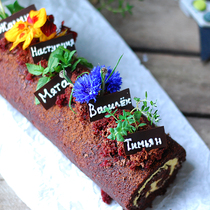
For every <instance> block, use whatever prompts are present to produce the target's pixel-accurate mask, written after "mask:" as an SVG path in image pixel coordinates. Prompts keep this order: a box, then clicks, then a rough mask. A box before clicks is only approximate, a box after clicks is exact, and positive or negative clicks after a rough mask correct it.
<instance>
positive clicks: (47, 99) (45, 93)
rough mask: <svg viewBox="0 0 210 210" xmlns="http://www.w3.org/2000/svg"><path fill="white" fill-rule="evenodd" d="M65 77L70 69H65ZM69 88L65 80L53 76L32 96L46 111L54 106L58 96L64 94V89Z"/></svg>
mask: <svg viewBox="0 0 210 210" xmlns="http://www.w3.org/2000/svg"><path fill="white" fill-rule="evenodd" d="M66 70H67V75H68V72H70V69H69V68H67V69H66ZM68 86H69V83H68V82H67V81H66V79H64V78H61V77H60V76H59V75H57V76H55V77H54V78H53V79H52V80H50V81H49V82H48V83H47V84H45V85H44V86H43V87H41V88H40V89H39V90H37V91H36V92H35V93H34V95H35V96H36V97H37V99H38V100H39V101H40V103H41V104H42V106H43V107H44V108H45V109H46V110H48V109H49V108H51V107H52V106H54V105H55V102H56V99H57V96H58V95H61V94H63V93H65V89H66V88H67V87H68Z"/></svg>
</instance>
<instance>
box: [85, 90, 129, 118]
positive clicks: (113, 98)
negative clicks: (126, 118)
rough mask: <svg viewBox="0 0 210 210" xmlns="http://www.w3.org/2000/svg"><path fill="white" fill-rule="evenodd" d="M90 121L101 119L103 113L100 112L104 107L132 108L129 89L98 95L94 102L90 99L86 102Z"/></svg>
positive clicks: (112, 108)
mask: <svg viewBox="0 0 210 210" xmlns="http://www.w3.org/2000/svg"><path fill="white" fill-rule="evenodd" d="M88 107H89V114H90V121H91V122H93V121H95V120H99V119H102V118H103V117H104V116H105V113H102V112H103V111H104V109H105V108H106V107H108V108H109V109H111V110H114V109H116V108H117V109H119V108H123V109H132V102H131V96H130V91H129V89H128V88H127V89H125V90H122V91H120V92H115V93H112V94H109V95H105V96H102V97H98V98H97V100H96V102H94V100H90V102H89V103H88Z"/></svg>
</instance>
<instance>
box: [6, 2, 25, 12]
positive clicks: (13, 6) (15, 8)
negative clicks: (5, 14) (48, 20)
mask: <svg viewBox="0 0 210 210" xmlns="http://www.w3.org/2000/svg"><path fill="white" fill-rule="evenodd" d="M6 7H7V9H8V10H9V11H10V12H11V14H14V13H16V12H18V11H20V10H22V9H24V7H22V6H20V5H19V3H18V2H17V1H15V2H14V4H9V5H6Z"/></svg>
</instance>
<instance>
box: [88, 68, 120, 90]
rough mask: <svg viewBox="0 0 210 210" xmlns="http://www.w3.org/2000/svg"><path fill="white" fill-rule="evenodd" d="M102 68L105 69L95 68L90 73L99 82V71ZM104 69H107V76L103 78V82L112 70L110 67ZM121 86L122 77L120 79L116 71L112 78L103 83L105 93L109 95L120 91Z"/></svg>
mask: <svg viewBox="0 0 210 210" xmlns="http://www.w3.org/2000/svg"><path fill="white" fill-rule="evenodd" d="M102 68H106V67H105V65H103V66H96V67H94V68H93V70H92V71H91V74H92V75H94V76H96V77H97V78H100V82H101V72H100V71H101V69H102ZM106 69H107V74H106V77H105V81H106V80H107V78H108V77H109V75H110V74H111V72H112V69H111V67H110V66H108V67H107V68H106ZM121 84H122V77H120V73H119V72H118V71H114V73H113V74H112V76H111V77H110V78H109V79H108V80H107V81H106V82H105V91H107V92H109V93H114V92H116V91H118V90H120V88H121Z"/></svg>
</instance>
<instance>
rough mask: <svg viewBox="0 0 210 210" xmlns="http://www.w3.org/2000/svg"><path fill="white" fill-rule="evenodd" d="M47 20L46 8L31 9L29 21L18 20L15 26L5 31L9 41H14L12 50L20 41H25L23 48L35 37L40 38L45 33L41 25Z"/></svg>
mask: <svg viewBox="0 0 210 210" xmlns="http://www.w3.org/2000/svg"><path fill="white" fill-rule="evenodd" d="M46 20H47V14H46V10H45V9H44V8H42V9H40V10H39V11H33V10H32V11H30V13H29V16H28V18H27V21H26V22H25V23H24V22H23V21H19V22H16V23H15V24H14V26H13V27H12V28H11V29H10V30H9V31H7V32H6V33H5V38H6V39H7V40H8V41H9V42H13V45H12V47H11V48H10V50H12V49H14V48H15V47H16V46H17V45H18V44H19V43H21V42H24V43H23V50H25V49H26V48H27V47H28V46H29V45H30V44H31V41H32V40H33V38H40V37H41V36H42V35H43V32H42V31H41V29H40V28H41V27H42V26H43V25H44V24H45V22H46Z"/></svg>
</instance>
